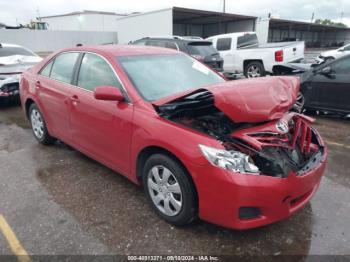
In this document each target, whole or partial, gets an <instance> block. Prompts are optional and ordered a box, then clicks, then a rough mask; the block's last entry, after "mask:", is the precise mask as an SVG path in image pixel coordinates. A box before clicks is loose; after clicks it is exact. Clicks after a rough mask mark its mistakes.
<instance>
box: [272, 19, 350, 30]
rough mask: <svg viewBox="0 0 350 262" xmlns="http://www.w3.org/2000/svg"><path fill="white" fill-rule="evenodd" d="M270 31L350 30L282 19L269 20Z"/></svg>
mask: <svg viewBox="0 0 350 262" xmlns="http://www.w3.org/2000/svg"><path fill="white" fill-rule="evenodd" d="M270 29H280V30H288V29H292V30H300V31H313V32H322V31H333V32H334V31H347V30H350V28H342V27H337V26H328V25H321V24H315V23H308V22H301V21H291V20H284V19H276V18H271V19H270Z"/></svg>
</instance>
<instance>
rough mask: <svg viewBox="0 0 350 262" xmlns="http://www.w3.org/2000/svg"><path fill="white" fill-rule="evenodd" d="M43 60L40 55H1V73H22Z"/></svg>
mask: <svg viewBox="0 0 350 262" xmlns="http://www.w3.org/2000/svg"><path fill="white" fill-rule="evenodd" d="M41 60H42V58H41V57H39V56H22V55H13V56H6V57H0V64H3V65H2V66H0V74H7V73H13V72H16V73H22V72H24V71H25V70H27V69H28V68H30V67H32V66H33V65H35V64H37V63H39V62H40V61H41Z"/></svg>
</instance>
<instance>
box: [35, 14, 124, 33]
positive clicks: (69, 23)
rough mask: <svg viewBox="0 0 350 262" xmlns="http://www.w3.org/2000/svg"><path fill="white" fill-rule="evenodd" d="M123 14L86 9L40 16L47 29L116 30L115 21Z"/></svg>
mask: <svg viewBox="0 0 350 262" xmlns="http://www.w3.org/2000/svg"><path fill="white" fill-rule="evenodd" d="M123 16H125V15H123V14H117V13H113V12H100V11H88V10H84V11H82V12H72V13H68V14H62V15H52V16H44V17H41V21H43V22H47V23H48V29H49V30H60V31H100V32H107V31H116V28H115V21H116V19H117V18H120V17H123Z"/></svg>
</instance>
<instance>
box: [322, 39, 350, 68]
mask: <svg viewBox="0 0 350 262" xmlns="http://www.w3.org/2000/svg"><path fill="white" fill-rule="evenodd" d="M349 54H350V44H347V45H345V46H343V47H340V48H338V49H336V50H329V51H325V52H322V53H321V54H320V55H319V56H317V58H316V59H315V62H316V63H317V64H321V63H323V62H325V61H332V60H334V59H337V58H341V57H343V56H346V55H349Z"/></svg>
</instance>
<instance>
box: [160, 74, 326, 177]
mask: <svg viewBox="0 0 350 262" xmlns="http://www.w3.org/2000/svg"><path fill="white" fill-rule="evenodd" d="M260 81H262V83H263V84H262V85H261V82H259V83H260V87H261V88H260V89H259V88H257V87H256V86H255V87H254V90H253V89H252V88H253V85H252V81H249V82H248V81H242V82H241V84H239V83H237V82H238V81H236V82H235V83H234V86H232V83H230V84H227V83H225V84H220V86H212V87H208V88H203V89H198V90H196V91H194V92H192V93H190V94H187V95H185V96H183V97H180V98H177V99H175V100H172V101H170V102H168V103H165V104H161V105H159V104H158V105H157V104H154V106H155V108H156V110H157V112H158V113H159V115H160V116H162V117H164V118H166V119H168V120H170V121H173V122H176V123H178V124H181V125H184V126H186V127H189V128H191V129H194V130H197V131H199V132H201V133H205V134H207V135H209V136H211V137H213V138H215V139H217V140H219V141H220V142H221V143H222V145H223V146H224V148H225V149H224V150H220V149H214V148H210V147H207V146H204V145H200V149H201V151H202V152H203V154H204V155H205V157H206V158H207V159H208V161H209V162H210V163H211V164H213V165H215V166H218V167H220V168H224V169H226V170H230V171H233V172H239V173H249V174H255V175H266V176H272V177H281V178H285V177H287V176H288V175H289V174H290V173H291V172H293V173H294V174H295V175H302V174H304V173H305V172H307V171H309V170H311V169H313V168H314V167H315V166H316V165H318V164H319V163H320V161H321V160H322V159H323V156H324V150H325V149H324V144H323V142H322V140H321V138H320V136H319V135H318V133H317V131H316V130H315V129H313V128H312V127H311V123H312V122H313V119H311V118H309V117H306V116H304V115H300V114H296V113H292V112H288V110H289V109H290V108H291V107H292V105H293V104H294V102H295V99H296V94H297V92H298V85H299V82H298V81H296V80H295V79H291V78H282V77H279V78H270V79H267V80H260ZM246 83H248V84H246ZM253 83H254V82H253ZM255 83H256V80H255ZM276 85H277V86H278V88H277V91H276ZM230 89H231V90H230ZM242 94H244V95H245V97H244V99H243V102H242ZM248 94H251V96H255V97H258V98H259V99H260V100H259V101H254V98H252V97H251V98H249V97H246V95H248ZM261 98H264V100H265V101H262V100H261ZM264 105H265V106H264Z"/></svg>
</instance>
